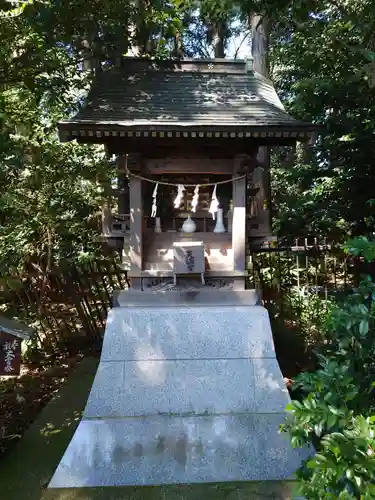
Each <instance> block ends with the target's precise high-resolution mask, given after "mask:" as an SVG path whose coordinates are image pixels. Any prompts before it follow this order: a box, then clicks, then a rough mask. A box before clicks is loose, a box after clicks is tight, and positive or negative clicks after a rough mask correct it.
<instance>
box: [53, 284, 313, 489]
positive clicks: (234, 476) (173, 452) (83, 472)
mask: <svg viewBox="0 0 375 500" xmlns="http://www.w3.org/2000/svg"><path fill="white" fill-rule="evenodd" d="M255 297H256V295H255V294H254V292H251V291H250V292H247V291H246V292H240V293H239V292H227V291H226V292H214V293H210V294H205V293H204V292H183V293H179V292H167V293H165V294H163V293H162V292H160V293H147V292H138V293H137V292H129V293H126V294H125V293H124V294H120V296H119V297H117V303H119V304H121V307H115V308H114V309H112V310H111V311H110V312H109V315H108V321H107V327H106V333H105V338H104V344H103V350H102V356H101V362H100V365H99V368H98V371H97V374H96V377H95V380H94V384H93V387H92V390H91V393H90V396H89V399H88V402H87V406H86V409H85V412H84V415H83V419H82V421H81V423H80V425H79V427H78V429H77V431H76V433H75V435H74V437H73V439H72V441H71V443H70V445H69V447H68V449H67V451H66V452H65V455H64V456H63V458H62V460H61V462H60V464H59V466H58V468H57V470H56V472H55V474H54V476H53V478H52V480H51V482H50V485H49V488H89V487H98V488H101V487H108V488H109V487H112V486H118V487H120V486H121V487H122V486H138V487H144V486H151V485H155V486H157V485H159V486H160V485H171V484H194V483H214V482H215V483H223V482H225V483H227V482H232V481H245V482H247V481H256V482H265V483H266V484H271V483H274V482H276V483H274V486H275V488H276V489H277V491H279V493H277V495H279V496H272V495H271V496H270V495H269V494H268V493H267V495H268V496H258V497H256V496H252V497H251V498H290V496H289V497H288V496H285V495H287V494H288V495H289V493H285V492H286V490H287V489H288V488H287V486H286V484H285V481H289V480H291V479H292V478H293V473H294V472H295V470H296V469H297V468H298V467H299V465H300V463H301V460H303V459H305V458H307V457H308V455H309V450H293V449H292V448H291V447H290V445H289V442H288V439H287V437H286V436H285V435H280V434H279V432H278V429H279V426H280V424H281V423H282V422H283V420H284V416H285V415H284V408H285V405H286V404H287V403H288V402H289V395H288V393H287V391H286V389H285V386H284V383H283V378H282V375H281V372H280V369H279V366H278V363H277V360H276V355H275V349H274V345H273V339H272V332H271V327H270V322H269V318H268V313H267V311H266V310H265V309H264V308H263V307H261V306H256V305H253V304H254V302H255ZM122 304H124V305H122ZM125 304H126V305H125ZM187 306H189V307H187ZM262 487H265V486H264V484H263V485H262ZM275 491H276V490H275ZM272 494H273V493H272ZM259 495H260V493H259ZM275 495H276V493H275ZM180 498H183V497H180Z"/></svg>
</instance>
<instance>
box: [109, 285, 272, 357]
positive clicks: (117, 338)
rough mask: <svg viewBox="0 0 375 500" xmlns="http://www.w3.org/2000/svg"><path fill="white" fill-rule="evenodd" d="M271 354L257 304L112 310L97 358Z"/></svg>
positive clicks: (262, 311) (265, 320) (268, 335)
mask: <svg viewBox="0 0 375 500" xmlns="http://www.w3.org/2000/svg"><path fill="white" fill-rule="evenodd" d="M140 293H144V292H140ZM217 293H225V292H217ZM275 356H276V354H275V348H274V345H273V338H272V331H271V325H270V321H269V316H268V312H267V310H266V309H264V308H263V307H261V306H250V307H246V306H237V307H236V306H229V307H216V306H207V307H199V306H192V307H189V308H185V307H173V308H168V307H167V308H163V307H160V308H159V307H158V308H154V307H143V308H122V307H115V308H113V309H111V310H110V311H109V314H108V319H107V326H106V332H105V336H104V342H103V350H102V357H101V360H102V361H119V360H124V361H125V360H144V361H147V360H153V359H155V360H156V359H161V360H164V359H229V358H251V357H254V358H275Z"/></svg>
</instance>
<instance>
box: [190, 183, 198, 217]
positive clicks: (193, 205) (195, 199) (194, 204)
mask: <svg viewBox="0 0 375 500" xmlns="http://www.w3.org/2000/svg"><path fill="white" fill-rule="evenodd" d="M198 200H199V184H197V185H196V186H195V189H194V195H193V199H192V200H191V211H192V212H195V211H196V210H197V206H198Z"/></svg>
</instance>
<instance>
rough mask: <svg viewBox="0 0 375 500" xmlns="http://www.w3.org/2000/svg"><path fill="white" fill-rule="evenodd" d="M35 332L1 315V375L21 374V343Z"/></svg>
mask: <svg viewBox="0 0 375 500" xmlns="http://www.w3.org/2000/svg"><path fill="white" fill-rule="evenodd" d="M33 334H34V330H33V329H32V328H30V327H28V326H26V325H23V324H22V323H19V322H18V321H14V320H13V319H9V318H6V317H3V316H0V376H4V375H7V376H9V375H13V376H14V375H19V374H20V370H21V343H22V341H23V340H28V339H29V338H30V337H31V336H32V335H33Z"/></svg>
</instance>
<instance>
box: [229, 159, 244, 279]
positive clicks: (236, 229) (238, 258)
mask: <svg viewBox="0 0 375 500" xmlns="http://www.w3.org/2000/svg"><path fill="white" fill-rule="evenodd" d="M243 161H244V156H243V155H241V156H237V157H236V158H235V159H234V168H233V176H234V177H236V176H239V175H241V174H242V173H243V168H242V165H243ZM232 249H233V271H234V274H236V273H245V271H246V177H243V178H242V179H238V180H234V181H233V223H232ZM235 282H236V289H240V288H245V278H243V279H238V280H235Z"/></svg>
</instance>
